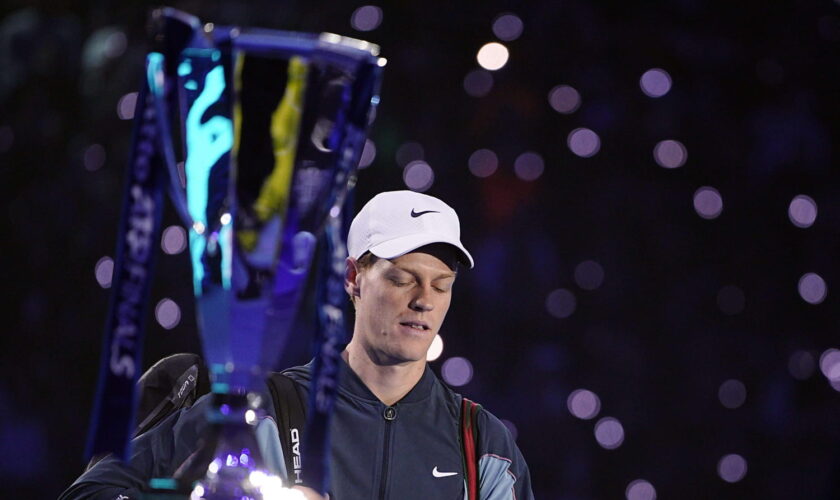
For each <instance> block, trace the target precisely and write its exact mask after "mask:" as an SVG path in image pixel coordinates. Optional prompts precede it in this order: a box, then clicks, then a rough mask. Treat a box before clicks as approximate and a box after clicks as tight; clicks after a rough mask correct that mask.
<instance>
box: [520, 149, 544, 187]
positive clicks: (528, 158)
mask: <svg viewBox="0 0 840 500" xmlns="http://www.w3.org/2000/svg"><path fill="white" fill-rule="evenodd" d="M544 170H545V162H544V161H543V159H542V156H540V155H539V154H537V153H534V152H533V151H526V152H524V153H522V154H521V155H519V156H517V157H516V160H515V161H514V162H513V171H514V172H515V173H516V176H517V177H519V178H520V179H522V180H523V181H535V180H537V179H539V178H540V176H541V175H542V174H543V171H544Z"/></svg>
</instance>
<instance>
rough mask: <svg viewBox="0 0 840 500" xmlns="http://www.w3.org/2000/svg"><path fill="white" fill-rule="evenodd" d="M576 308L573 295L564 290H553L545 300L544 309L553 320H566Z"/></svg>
mask: <svg viewBox="0 0 840 500" xmlns="http://www.w3.org/2000/svg"><path fill="white" fill-rule="evenodd" d="M576 307H577V299H576V298H575V294H573V293H572V292H570V291H569V290H566V289H565V288H558V289H557V290H554V291H553V292H551V293H549V294H548V297H546V299H545V308H546V309H547V310H548V313H549V314H551V315H552V316H554V317H555V318H568V317H569V316H571V315H572V313H573V312H575V308H576Z"/></svg>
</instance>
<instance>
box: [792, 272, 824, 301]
mask: <svg viewBox="0 0 840 500" xmlns="http://www.w3.org/2000/svg"><path fill="white" fill-rule="evenodd" d="M827 295H828V287H827V286H826V284H825V280H824V279H822V276H820V275H819V274H817V273H805V274H804V275H802V277H801V278H799V296H800V297H802V300H804V301H805V302H807V303H809V304H820V303H822V301H824V300H825V297H826V296H827Z"/></svg>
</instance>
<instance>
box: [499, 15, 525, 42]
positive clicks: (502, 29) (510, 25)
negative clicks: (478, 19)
mask: <svg viewBox="0 0 840 500" xmlns="http://www.w3.org/2000/svg"><path fill="white" fill-rule="evenodd" d="M522 28H523V24H522V19H520V18H519V16H517V15H516V14H511V13H505V14H500V15H499V16H498V17H496V20H495V21H493V34H494V35H496V38H498V39H499V40H504V41H506V42H510V41H512V40H516V39H517V38H519V37H520V36H521V35H522Z"/></svg>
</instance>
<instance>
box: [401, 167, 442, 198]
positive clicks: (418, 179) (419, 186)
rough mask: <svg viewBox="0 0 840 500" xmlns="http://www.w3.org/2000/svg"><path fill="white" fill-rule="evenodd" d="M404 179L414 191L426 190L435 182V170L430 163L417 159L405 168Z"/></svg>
mask: <svg viewBox="0 0 840 500" xmlns="http://www.w3.org/2000/svg"><path fill="white" fill-rule="evenodd" d="M403 181H404V182H405V185H406V186H408V189H411V190H412V191H418V192H421V193H422V192H425V191H427V190H428V189H429V188H430V187H432V184H433V183H434V182H435V172H434V171H433V170H432V167H430V166H429V164H428V163H426V162H424V161H422V160H415V161H413V162H411V163H409V164H408V165H406V166H405V169H403Z"/></svg>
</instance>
